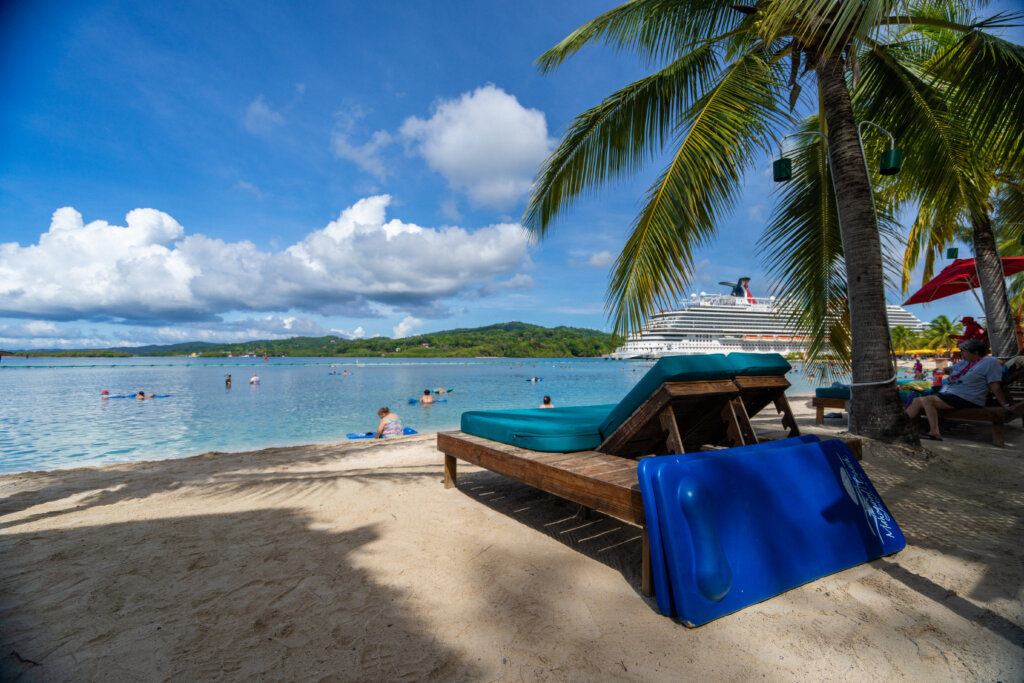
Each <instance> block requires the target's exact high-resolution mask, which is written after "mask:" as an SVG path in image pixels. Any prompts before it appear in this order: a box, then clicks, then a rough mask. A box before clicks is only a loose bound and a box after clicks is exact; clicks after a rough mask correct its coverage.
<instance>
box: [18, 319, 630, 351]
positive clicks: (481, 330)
mask: <svg viewBox="0 0 1024 683" xmlns="http://www.w3.org/2000/svg"><path fill="white" fill-rule="evenodd" d="M619 345H620V341H619V339H618V338H617V337H615V336H614V335H611V334H608V333H606V332H599V331H598V330H588V329H584V328H579V327H564V326H559V327H554V328H549V327H541V326H539V325H529V324H527V323H520V322H509V323H501V324H498V325H488V326H486V327H475V328H468V329H467V328H462V329H455V330H445V331H443V332H432V333H430V334H420V335H416V336H414V337H402V338H400V339H391V338H389V337H373V338H370V339H343V338H340V337H337V336H326V337H292V338H290V339H274V340H269V339H268V340H258V341H248V342H239V343H233V344H211V343H207V342H185V343H181V344H166V345H152V346H134V347H118V348H110V349H75V350H53V349H50V350H39V349H36V350H26V351H15V352H12V353H16V354H17V355H19V356H21V355H27V356H30V357H43V356H45V357H54V356H75V357H84V358H118V357H128V356H191V355H193V354H194V355H195V356H197V357H199V358H226V357H228V356H246V355H254V356H260V357H262V356H264V355H267V356H295V357H309V356H342V357H344V356H350V357H352V356H355V357H357V356H363V357H366V356H375V357H381V356H383V357H386V358H449V357H462V358H476V357H489V358H594V357H600V356H603V355H605V354H607V353H610V352H611V351H612V350H614V349H615V348H616V347H617V346H619Z"/></svg>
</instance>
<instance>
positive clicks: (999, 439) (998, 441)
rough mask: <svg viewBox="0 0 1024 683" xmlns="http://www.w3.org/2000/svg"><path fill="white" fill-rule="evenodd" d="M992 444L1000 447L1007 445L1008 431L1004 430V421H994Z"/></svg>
mask: <svg viewBox="0 0 1024 683" xmlns="http://www.w3.org/2000/svg"><path fill="white" fill-rule="evenodd" d="M992 445H993V446H998V447H999V448H1002V447H1003V446H1005V445H1006V432H1005V431H1004V430H1003V423H1002V422H993V423H992Z"/></svg>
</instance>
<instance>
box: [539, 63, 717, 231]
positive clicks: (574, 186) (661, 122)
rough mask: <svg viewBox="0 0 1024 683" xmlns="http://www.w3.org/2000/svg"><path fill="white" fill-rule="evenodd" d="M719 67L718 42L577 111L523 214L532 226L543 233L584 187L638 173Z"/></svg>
mask: <svg viewBox="0 0 1024 683" xmlns="http://www.w3.org/2000/svg"><path fill="white" fill-rule="evenodd" d="M718 71H719V62H718V56H717V54H716V48H715V46H714V44H710V43H709V44H706V45H702V46H700V47H698V48H696V49H694V50H692V51H690V52H688V53H687V54H685V55H683V56H682V57H680V58H679V59H677V60H675V61H674V62H673V63H672V64H670V65H668V66H667V67H665V68H664V69H662V70H660V71H658V72H657V73H655V74H653V75H651V76H648V77H647V78H643V79H641V80H639V81H636V82H635V83H632V84H630V85H628V86H626V87H625V88H623V89H621V90H619V91H618V92H616V93H614V94H612V95H611V96H609V97H607V98H605V100H604V101H603V102H601V104H599V105H598V106H596V107H593V108H592V109H588V110H587V111H585V112H583V113H582V114H580V115H579V116H577V117H576V119H575V120H574V121H573V123H572V124H571V125H570V127H569V130H568V131H567V132H566V134H565V136H564V137H563V138H562V141H561V143H559V145H558V148H557V149H556V150H555V152H554V153H553V154H552V155H551V156H550V157H548V159H547V160H546V161H545V162H544V165H543V166H542V167H541V170H540V173H539V175H538V179H537V181H536V183H535V184H534V187H533V194H532V196H531V197H530V202H529V204H528V206H527V210H526V213H525V215H524V218H523V223H524V225H525V226H526V228H527V229H528V230H530V231H531V232H532V233H533V234H534V235H535V236H537V237H543V236H544V235H545V234H546V232H547V230H548V228H549V226H550V223H551V221H552V220H553V218H554V217H555V216H556V215H557V214H558V213H559V212H560V211H561V210H562V209H564V208H565V207H566V206H567V205H568V204H570V203H571V202H572V201H573V199H575V198H576V197H577V196H578V195H579V194H580V193H581V192H582V191H584V190H588V191H595V190H596V189H597V188H599V187H600V186H601V185H603V184H604V183H605V182H606V181H607V180H608V179H609V178H614V177H619V176H620V175H622V174H626V173H633V172H635V171H636V170H637V168H639V166H640V165H641V164H642V163H643V162H644V161H647V160H648V159H649V158H650V157H651V156H652V154H653V153H654V152H655V151H658V150H660V149H661V148H662V147H663V146H664V145H665V143H666V142H668V141H669V140H670V139H672V138H673V137H674V135H675V134H676V131H677V126H678V125H679V117H680V115H681V114H682V112H684V111H686V109H687V108H689V107H690V106H692V105H693V103H694V102H695V101H696V100H697V98H698V97H699V96H701V95H703V93H704V90H705V89H706V88H707V87H708V86H709V85H710V84H712V83H714V82H715V79H716V78H717V77H718Z"/></svg>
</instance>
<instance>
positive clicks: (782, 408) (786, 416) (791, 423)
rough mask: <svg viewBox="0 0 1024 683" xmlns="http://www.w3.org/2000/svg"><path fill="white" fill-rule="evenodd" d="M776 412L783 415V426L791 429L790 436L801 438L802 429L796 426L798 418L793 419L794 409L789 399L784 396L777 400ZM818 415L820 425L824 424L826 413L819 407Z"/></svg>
mask: <svg viewBox="0 0 1024 683" xmlns="http://www.w3.org/2000/svg"><path fill="white" fill-rule="evenodd" d="M775 411H776V412H778V413H780V414H781V415H782V426H783V427H786V428H787V429H789V435H790V436H791V437H792V436H800V428H799V427H797V426H796V418H794V417H793V409H792V408H790V407H789V399H787V398H786V395H785V394H783V395H781V396H779V397H778V398H777V399H775ZM818 413H819V415H820V418H819V422H818V424H822V423H823V422H824V421H825V411H824V410H823V409H822V408H821V407H819V408H818Z"/></svg>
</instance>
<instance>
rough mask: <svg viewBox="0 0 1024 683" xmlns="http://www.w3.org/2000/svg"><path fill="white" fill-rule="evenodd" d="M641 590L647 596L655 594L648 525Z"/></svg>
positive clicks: (645, 535) (645, 533)
mask: <svg viewBox="0 0 1024 683" xmlns="http://www.w3.org/2000/svg"><path fill="white" fill-rule="evenodd" d="M640 590H641V592H643V594H644V595H646V596H647V597H651V596H652V595H654V570H653V569H652V567H651V540H650V538H649V537H648V536H647V526H646V525H645V526H644V529H643V559H642V560H641V568H640Z"/></svg>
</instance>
